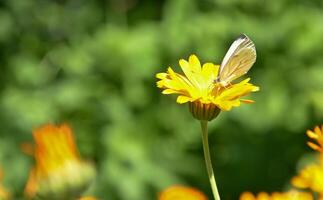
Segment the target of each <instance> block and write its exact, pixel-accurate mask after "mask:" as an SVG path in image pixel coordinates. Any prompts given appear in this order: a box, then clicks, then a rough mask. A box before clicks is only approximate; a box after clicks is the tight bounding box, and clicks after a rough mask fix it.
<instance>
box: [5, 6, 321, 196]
mask: <svg viewBox="0 0 323 200" xmlns="http://www.w3.org/2000/svg"><path fill="white" fill-rule="evenodd" d="M322 9H323V2H322V1H320V0H311V1H301V0H270V1H269V0H267V1H266V0H262V1H259V0H226V1H221V0H199V1H198V0H156V1H150V0H106V1H105V0H95V1H87V0H69V1H68V0H41V1H40V0H25V1H12V0H2V1H1V2H0V46H1V48H0V69H1V71H0V126H1V128H0V165H1V167H2V168H3V171H4V174H5V177H4V183H3V184H4V185H5V186H6V188H8V189H9V190H10V191H11V192H12V194H13V196H14V198H13V199H19V198H21V196H22V192H23V188H24V186H25V184H26V181H27V177H28V173H29V170H30V168H31V167H32V165H33V159H32V158H31V157H28V156H26V155H25V154H24V153H22V151H21V148H20V145H21V143H23V142H26V141H32V135H31V132H32V130H33V129H34V128H36V127H39V126H40V125H42V124H44V123H48V122H52V123H62V122H67V123H69V124H70V125H71V126H72V128H73V129H74V132H75V138H76V140H77V144H78V148H79V151H80V153H81V155H82V157H83V158H84V159H86V160H90V161H92V162H93V163H94V164H95V166H96V169H97V173H98V176H97V179H96V181H95V182H94V184H93V185H92V186H91V188H90V189H89V191H88V192H89V193H90V194H94V195H95V196H97V197H98V198H100V199H103V200H105V199H110V200H151V199H156V195H157V194H158V192H159V191H161V190H163V189H164V188H165V187H168V186H170V185H173V184H184V185H189V186H192V187H196V188H198V189H200V190H202V191H203V192H204V193H206V194H207V195H208V196H209V198H210V199H212V196H211V189H210V187H209V182H208V178H207V174H206V170H205V165H204V160H203V149H202V144H201V136H200V127H199V123H198V121H197V120H194V119H193V118H192V116H191V114H190V113H189V112H188V107H187V105H184V106H183V105H178V104H177V103H176V102H175V99H176V98H175V97H169V96H165V95H162V94H161V93H160V90H159V89H158V88H156V78H155V74H156V73H157V72H163V71H165V70H166V68H167V67H168V66H172V67H173V69H175V70H176V71H178V72H180V69H179V67H178V64H177V63H178V60H179V59H180V58H185V59H186V58H188V56H189V55H190V54H192V53H195V54H197V55H198V57H199V58H200V59H201V62H214V63H220V62H221V60H222V58H223V56H224V54H225V52H226V51H227V49H228V48H229V45H230V44H231V42H232V41H233V40H234V39H235V38H236V37H237V36H238V35H239V34H240V33H246V34H247V35H248V36H249V37H250V38H251V39H252V40H253V41H254V43H255V44H256V48H257V52H258V58H257V62H256V64H255V65H254V67H253V68H252V69H251V70H250V72H249V73H248V76H249V77H251V78H252V81H251V82H252V83H254V84H255V85H258V86H260V88H261V91H260V92H257V93H255V94H253V95H252V97H251V98H252V99H254V100H255V101H256V103H254V104H253V105H243V106H241V107H239V108H235V109H233V111H231V112H223V113H221V114H220V116H219V117H218V118H217V119H216V120H214V121H212V122H211V123H210V128H209V129H210V145H211V154H212V159H213V163H214V168H215V175H216V178H217V182H218V187H219V190H220V193H221V196H222V197H223V199H228V200H229V199H237V198H238V196H239V194H240V193H241V192H243V191H246V190H249V191H252V192H259V191H263V190H265V191H268V192H270V191H279V190H282V189H284V188H287V187H288V183H289V180H290V178H291V177H292V176H293V175H294V174H295V172H296V170H297V166H298V165H299V163H300V162H301V161H302V160H304V159H303V158H304V156H306V155H307V154H309V153H310V152H311V151H310V149H309V148H308V147H306V137H305V131H306V130H307V129H312V128H313V127H314V125H316V124H322V123H323V103H322V99H323V78H322V74H323V57H322V54H323V45H322V44H323V12H322Z"/></svg>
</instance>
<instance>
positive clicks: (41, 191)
mask: <svg viewBox="0 0 323 200" xmlns="http://www.w3.org/2000/svg"><path fill="white" fill-rule="evenodd" d="M33 136H34V139H35V147H34V149H33V156H34V158H35V161H36V166H35V167H34V169H33V170H32V171H31V172H30V176H29V180H28V183H27V186H26V188H25V193H26V195H27V196H28V197H30V198H31V197H35V196H40V197H42V198H45V199H46V198H48V197H50V198H51V199H66V198H71V197H73V198H74V197H77V196H79V195H80V193H82V192H83V190H84V189H86V187H87V186H88V185H89V183H90V182H91V181H92V179H93V178H94V174H95V171H94V168H93V166H92V165H91V164H89V163H87V162H84V161H82V160H81V159H80V156H79V153H78V151H77V148H76V145H75V143H74V138H73V134H72V130H71V128H70V127H69V126H68V125H61V126H54V125H51V124H48V125H45V126H42V127H40V128H39V129H36V130H35V131H33Z"/></svg>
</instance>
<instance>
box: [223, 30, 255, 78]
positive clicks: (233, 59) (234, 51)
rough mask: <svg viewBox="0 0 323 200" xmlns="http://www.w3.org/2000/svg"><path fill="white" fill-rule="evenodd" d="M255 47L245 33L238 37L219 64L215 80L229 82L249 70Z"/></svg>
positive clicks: (253, 61)
mask: <svg viewBox="0 0 323 200" xmlns="http://www.w3.org/2000/svg"><path fill="white" fill-rule="evenodd" d="M256 57H257V54H256V48H255V45H254V43H253V42H252V41H251V40H250V39H249V38H248V36H246V35H244V34H243V35H241V36H240V37H238V38H237V39H236V40H235V41H234V42H233V43H232V45H231V46H230V48H229V50H228V52H227V53H226V55H225V56H224V58H223V61H222V63H221V66H220V71H219V74H218V79H217V81H219V82H225V83H230V82H231V81H232V80H234V79H237V78H239V77H240V76H242V75H244V74H245V73H247V72H248V71H249V69H250V68H251V67H252V65H253V64H254V63H255V62H256Z"/></svg>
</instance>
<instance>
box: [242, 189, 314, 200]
mask: <svg viewBox="0 0 323 200" xmlns="http://www.w3.org/2000/svg"><path fill="white" fill-rule="evenodd" d="M240 200H313V196H312V195H311V194H310V193H306V192H298V191H295V190H291V191H288V192H274V193H272V194H268V193H265V192H260V193H259V194H258V195H253V194H252V193H250V192H244V193H242V194H241V196H240Z"/></svg>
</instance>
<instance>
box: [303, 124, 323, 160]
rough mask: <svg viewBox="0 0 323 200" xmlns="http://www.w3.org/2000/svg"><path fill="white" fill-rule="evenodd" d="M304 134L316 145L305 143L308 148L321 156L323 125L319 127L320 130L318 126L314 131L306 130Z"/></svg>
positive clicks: (322, 151) (322, 152)
mask: <svg viewBox="0 0 323 200" xmlns="http://www.w3.org/2000/svg"><path fill="white" fill-rule="evenodd" d="M306 134H307V136H308V137H309V138H311V139H313V140H315V141H316V142H317V144H315V143H313V142H307V144H308V146H310V147H311V148H312V149H314V150H316V151H318V152H320V153H321V154H323V125H322V126H321V128H320V127H319V126H316V127H315V128H314V131H311V130H308V131H307V132H306Z"/></svg>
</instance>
